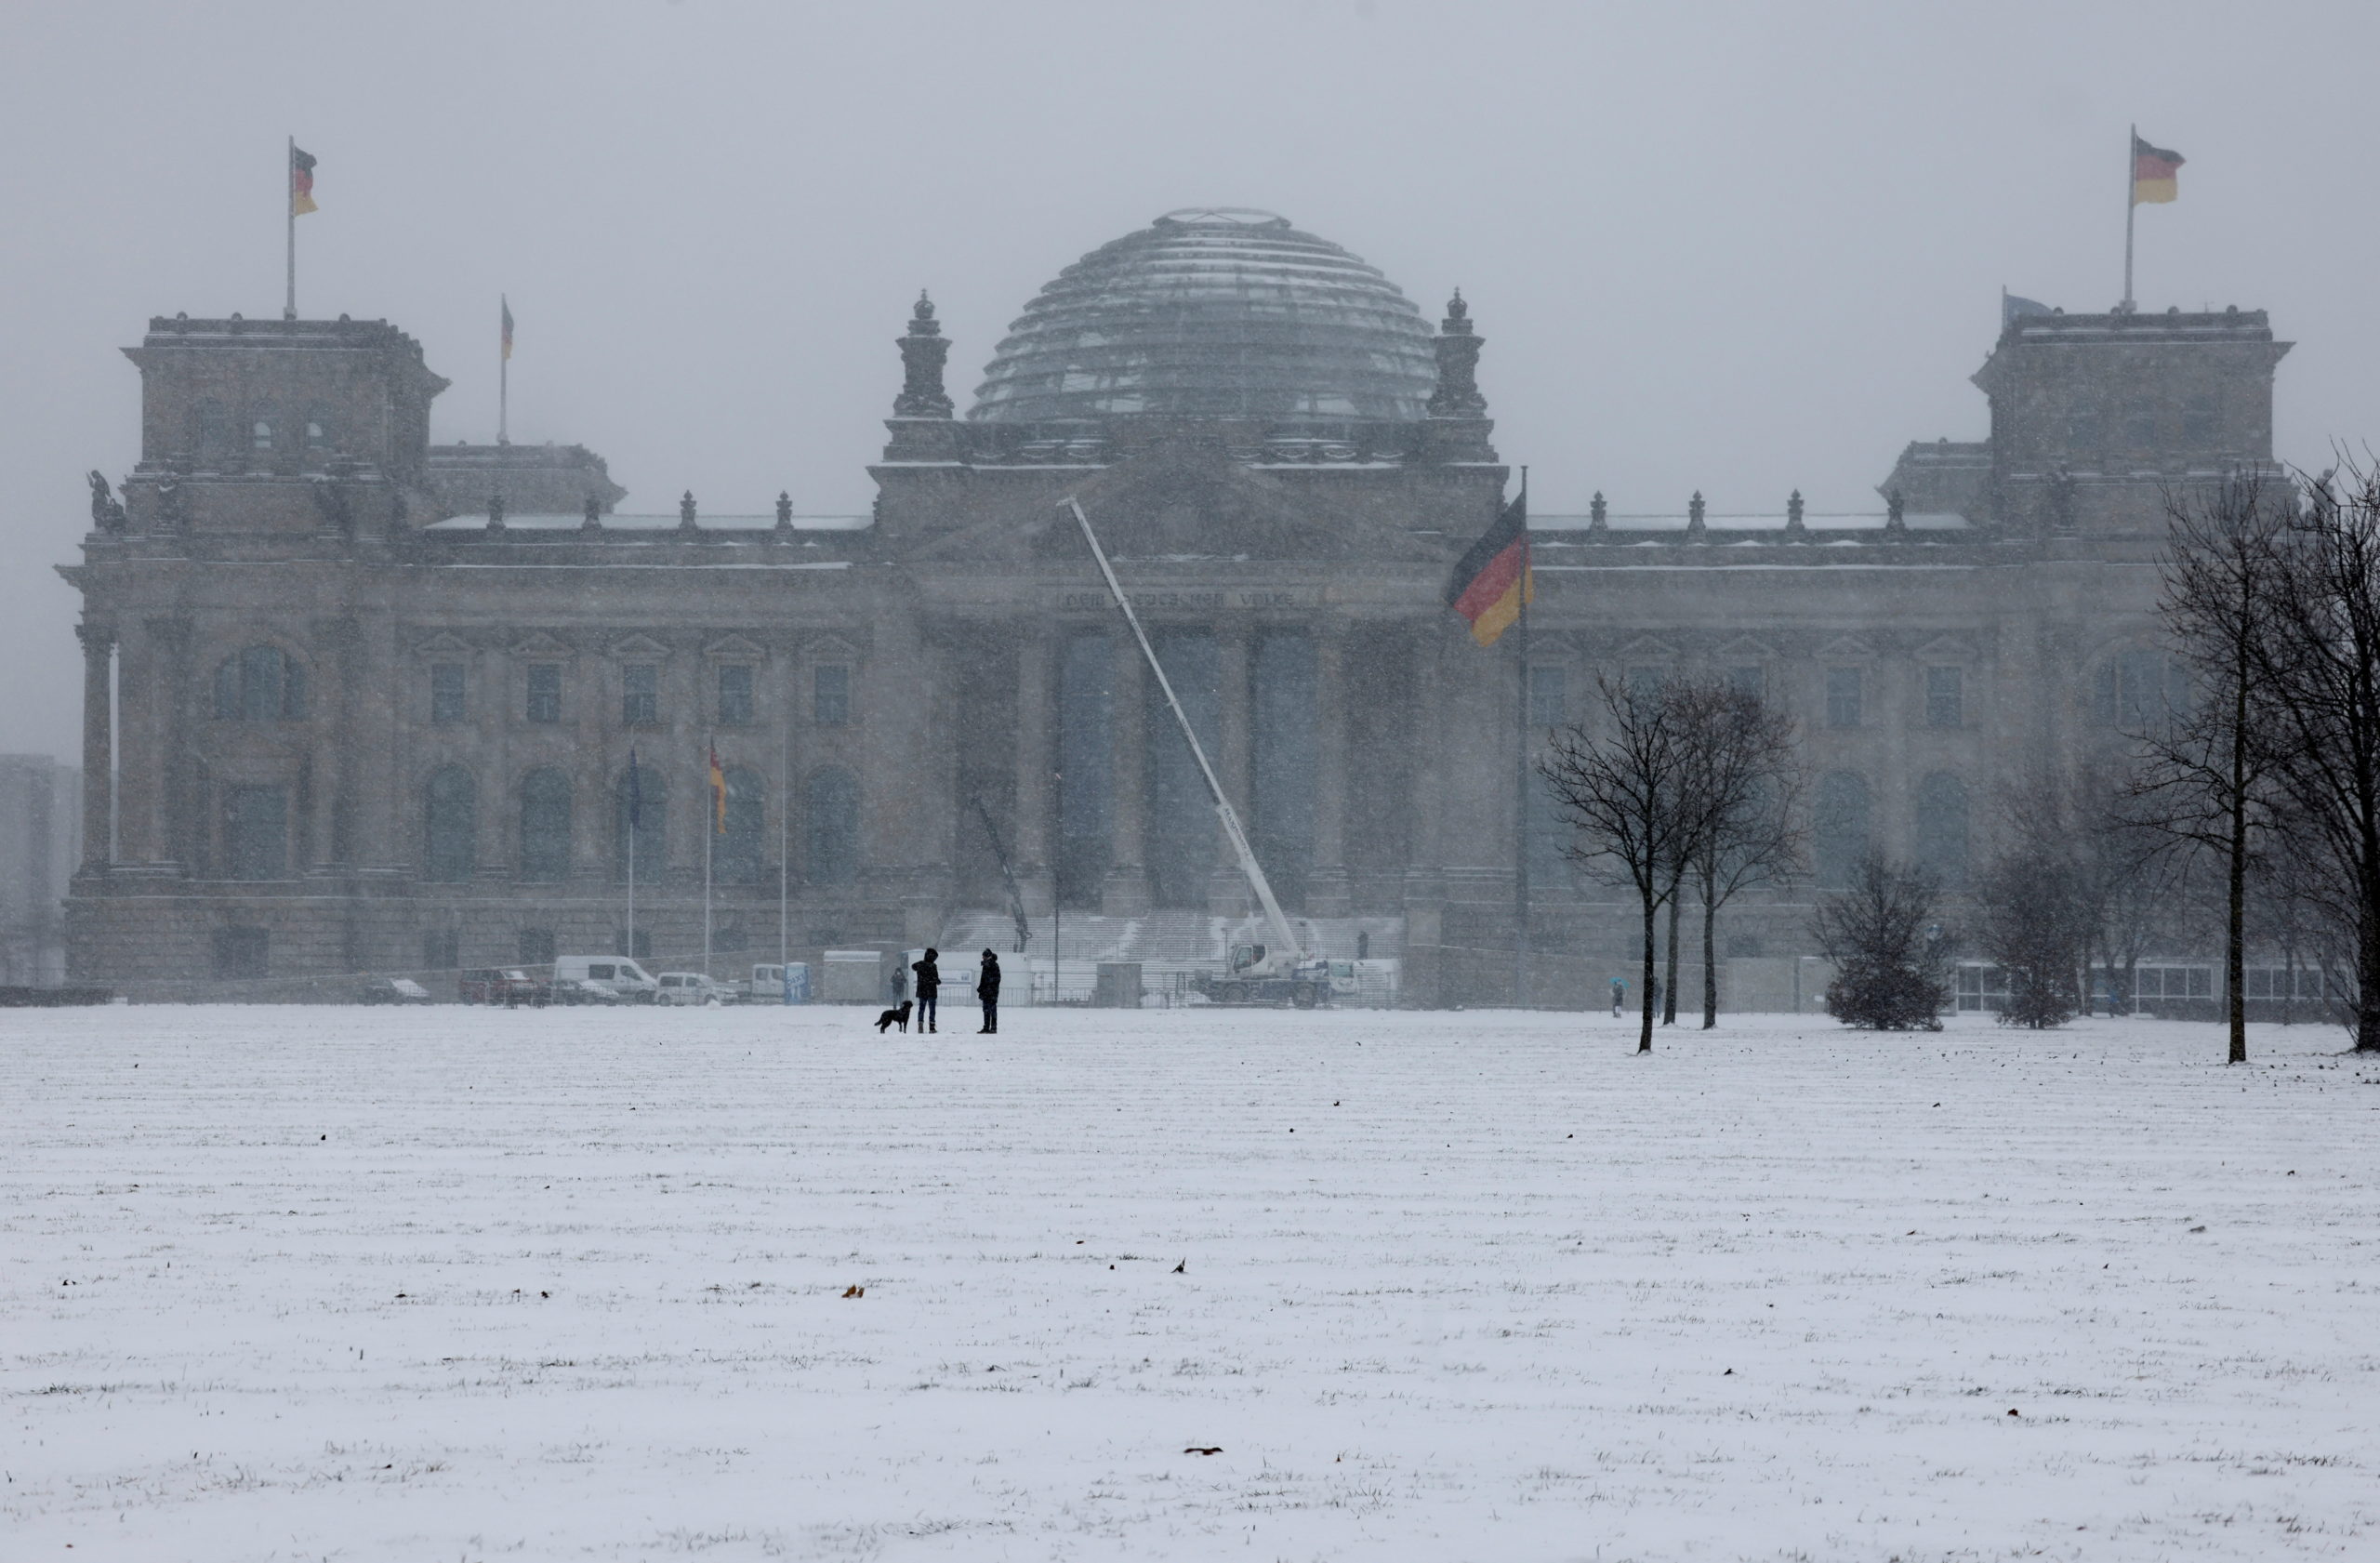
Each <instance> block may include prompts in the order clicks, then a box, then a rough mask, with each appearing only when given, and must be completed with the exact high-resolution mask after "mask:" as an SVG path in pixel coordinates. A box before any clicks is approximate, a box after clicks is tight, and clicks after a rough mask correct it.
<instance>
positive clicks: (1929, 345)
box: [0, 0, 2380, 758]
mask: <svg viewBox="0 0 2380 1563" xmlns="http://www.w3.org/2000/svg"><path fill="white" fill-rule="evenodd" d="M2376 59H2380V7H2374V6H2373V5H2370V4H2368V3H2366V4H2349V3H2341V4H2332V5H2321V6H2316V5H2298V6H2288V5H2274V4H2258V5H2254V6H2249V5H2243V4H2235V5H2228V6H2215V5H2193V4H2187V3H2178V0H2158V3H2156V4H2144V5H2124V6H2116V5H2087V4H2076V3H2068V4H2061V5H2042V6H2025V5H2009V4H1990V5H1965V6H1958V7H1942V6H1924V5H1916V4H1900V5H1874V6H1866V5H1826V6H1820V5H1793V6H1719V5H1687V4H1670V5H1660V6H1654V5H1644V6H1554V5H1547V6H1536V5H1519V4H1514V5H1493V4H1482V3H1479V0H1470V3H1466V4H1461V5H1446V4H1422V3H1420V0H1273V3H1270V4H1263V5H1236V4H1221V3H1214V0H1206V3H1200V4H1195V5H1193V4H1182V5H1170V6H1155V5H1134V4H1128V3H1125V0H1106V3H1104V4H1095V5H1073V4H1049V3H1041V0H1009V3H1005V4H985V5H969V6H958V5H949V6H942V5H913V4H899V3H892V0H869V3H868V4H865V5H859V4H853V5H847V6H833V7H825V6H797V5H789V4H774V5H762V4H751V5H744V4H726V3H721V0H680V3H674V4H670V3H633V4H631V3H619V4H592V3H582V4H570V5H562V4H557V5H545V6H540V5H508V4H500V3H492V0H477V3H473V4H460V5H443V4H430V3H421V0H409V3H406V4H403V5H386V6H340V5H325V4H321V3H319V0H317V3H313V4H289V5H259V4H238V3H233V0H213V3H210V4H206V5H193V4H171V5H169V4H149V5H109V4H100V3H90V0H82V3H76V4H57V3H47V0H14V3H13V4H10V5H7V6H5V7H0V136H5V144H6V146H7V149H8V150H7V155H6V159H5V162H4V163H0V170H5V171H0V179H5V181H6V185H5V191H0V213H5V217H0V363H5V364H6V366H7V378H6V381H5V383H0V502H5V504H6V507H7V509H6V514H7V526H8V529H9V537H10V542H11V548H10V550H9V553H8V556H7V557H8V560H9V564H8V566H7V570H6V572H5V575H0V656H5V658H6V665H7V668H8V669H10V672H11V675H12V676H11V677H9V678H8V679H7V681H6V682H5V684H0V750H36V751H41V750H46V751H49V752H54V753H57V754H59V755H61V756H66V757H70V758H71V757H73V756H75V755H76V754H77V752H78V749H79V734H78V723H79V717H78V711H79V705H80V677H79V669H78V661H77V658H76V656H75V653H74V642H73V635H72V626H73V620H74V616H75V612H76V606H77V604H76V600H75V596H74V593H73V591H72V590H71V589H69V588H67V587H66V585H65V584H64V583H63V582H61V581H60V580H59V579H58V577H57V576H56V575H55V574H54V572H53V570H52V568H51V566H52V565H53V564H55V563H62V562H69V561H72V560H73V559H74V558H76V557H77V544H78V542H79V540H80V538H81V537H82V536H83V534H84V532H85V531H86V528H87V524H88V514H89V512H88V508H87V502H86V495H85V491H84V483H83V478H82V474H83V473H84V471H85V470H87V469H89V468H92V467H98V468H99V469H101V470H104V471H106V472H107V473H108V474H109V475H110V476H111V477H113V476H115V475H117V474H120V473H122V472H123V471H124V470H126V468H128V467H129V466H130V465H131V463H132V462H133V461H134V460H135V459H136V458H137V457H138V417H137V410H138V391H139V388H138V380H137V376H136V375H135V372H134V370H133V368H132V366H131V364H129V363H127V362H126V360H125V359H124V358H123V357H122V355H121V354H120V353H118V352H117V351H116V350H117V349H118V348H120V347H123V346H126V345H128V344H131V343H134V342H136V341H138V340H139V337H140V334H141V331H142V329H143V327H144V325H145V323H146V321H147V319H148V317H149V316H150V315H152V314H171V313H173V312H175V311H184V310H186V311H189V312H190V313H192V314H193V315H222V314H227V313H229V312H231V311H234V310H238V311H244V312H245V313H247V314H249V315H252V316H255V315H267V316H269V315H271V314H273V313H275V312H276V311H277V310H278V309H279V307H280V303H281V287H282V237H283V227H282V210H283V208H282V199H283V183H282V179H283V173H282V144H283V138H284V136H286V135H290V134H295V135H296V136H297V138H298V143H299V144H300V145H301V146H303V147H305V148H307V149H308V150H309V151H311V152H313V153H314V154H315V155H316V156H317V157H318V158H319V159H320V160H321V164H320V167H319V168H318V169H317V170H316V196H317V199H318V200H319V201H320V202H321V204H322V210H321V211H320V212H319V213H318V214H316V215H314V216H311V217H308V218H305V219H301V221H300V222H299V225H298V242H299V275H298V303H299V308H300V310H301V311H303V312H305V313H306V314H309V315H316V314H320V315H336V314H337V313H339V312H341V311H346V312H348V313H350V314H353V315H356V316H359V317H382V316H385V317H386V318H388V319H389V320H390V321H393V322H395V323H396V324H398V325H402V326H403V327H404V328H405V329H406V330H408V331H410V332H412V333H413V334H414V335H415V336H416V337H417V338H420V340H421V341H422V342H423V344H424V346H425V348H426V350H427V352H428V357H429V361H430V364H431V366H432V367H434V368H435V369H437V370H438V371H439V372H440V373H442V374H444V375H446V376H447V377H449V378H451V379H453V380H454V382H455V384H454V388H453V389H452V390H450V391H447V392H446V393H445V394H444V395H443V396H442V397H441V398H440V399H439V401H438V403H437V404H436V410H435V414H434V417H433V430H434V432H435V436H436V437H437V438H438V439H440V440H442V441H453V440H456V439H460V438H466V437H468V438H470V439H473V440H483V439H489V438H492V437H493V436H494V434H495V430H496V298H497V295H498V294H499V292H506V293H509V295H510V296H511V299H512V308H513V312H514V314H515V316H516V317H517V318H518V321H519V346H518V349H517V351H516V354H515V357H514V359H513V364H512V433H513V437H514V439H515V440H517V441H542V440H548V439H552V440H560V441H565V442H569V441H577V442H583V443H585V444H588V445H591V446H592V447H594V448H595V449H596V450H597V451H599V452H601V453H602V455H603V456H604V457H607V458H608V459H609V460H610V462H611V468H612V473H613V476H614V477H615V478H616V479H617V480H619V481H620V482H621V483H625V484H626V485H627V486H628V490H629V497H628V501H627V503H626V504H625V505H624V506H623V509H626V510H666V509H668V508H669V505H670V503H671V501H672V500H673V498H674V497H675V496H676V495H677V494H678V492H679V491H680V490H681V489H685V488H692V489H693V490H694V493H695V494H696V495H697V496H698V497H699V498H700V500H701V502H702V505H703V507H704V509H705V510H711V511H737V510H742V511H760V510H766V509H767V508H768V507H769V504H770V502H771V501H772V500H773V499H774V496H775V495H776V492H777V491H778V490H779V489H780V488H786V489H789V490H790V491H791V492H792V494H793V497H794V499H795V502H796V505H797V506H798V508H799V509H800V510H802V511H804V512H822V513H834V512H840V511H856V510H862V509H864V508H865V507H866V503H867V499H868V497H869V492H870V489H869V484H868V482H867V476H866V471H865V470H864V469H865V465H866V462H867V461H868V460H869V459H870V458H871V457H873V456H874V455H875V454H876V451H877V448H878V446H879V444H880V443H881V440H882V436H883V430H882V429H881V427H880V424H879V421H878V420H879V419H880V418H881V417H883V416H884V415H885V414H886V413H887V412H889V411H890V407H891V402H892V398H893V392H894V391H895V390H896V389H897V388H898V385H899V381H900V374H899V363H898V358H897V355H896V354H895V352H894V351H893V345H892V338H893V336H894V335H895V334H897V332H898V331H899V329H900V328H901V325H902V324H903V322H904V320H905V319H906V314H907V311H908V303H909V300H910V299H911V298H914V297H915V295H916V291H917V289H918V288H919V287H920V286H924V287H930V288H931V289H932V292H933V296H934V298H935V299H936V301H937V302H938V303H939V304H940V306H941V311H942V319H943V322H944V325H945V330H946V331H947V332H948V333H949V334H950V336H951V337H952V338H953V339H954V341H955V343H956V346H955V348H954V350H953V352H952V355H951V376H950V380H951V389H952V391H953V394H954V395H956V396H957V397H958V398H959V403H960V405H961V406H962V408H963V407H964V406H965V405H966V404H967V401H968V400H969V398H970V396H971V394H972V390H973V388H974V385H975V383H976V380H977V379H978V378H980V371H981V369H982V367H983V365H984V364H985V361H986V360H987V359H988V358H989V356H990V353H991V351H992V349H993V347H994V345H995V344H996V343H997V342H998V339H999V338H1000V337H1001V335H1002V334H1003V332H1004V330H1005V328H1006V326H1007V325H1008V323H1009V322H1010V321H1011V320H1012V319H1013V318H1014V316H1015V315H1016V314H1017V312H1018V311H1019V310H1020V309H1021V308H1022V306H1023V305H1024V303H1025V300H1026V299H1027V298H1030V297H1031V296H1032V295H1033V294H1034V292H1035V291H1036V290H1038V288H1039V287H1040V285H1042V284H1043V283H1044V282H1046V281H1048V280H1049V279H1050V278H1051V276H1053V275H1054V274H1055V273H1056V272H1058V270H1059V269H1060V268H1061V267H1063V266H1064V265H1066V264H1067V263H1068V262H1070V261H1072V260H1073V259H1075V258H1077V257H1078V256H1079V255H1081V254H1082V253H1083V252H1084V251H1086V250H1088V249H1091V248H1092V247H1093V246H1095V245H1099V244H1101V243H1104V241H1106V240H1108V239H1110V238H1113V237H1115V236H1117V235H1118V234H1120V233H1123V232H1128V231H1130V230H1131V229H1134V228H1137V227H1141V226H1143V225H1144V224H1145V223H1147V222H1148V220H1149V219H1152V218H1154V217H1156V216H1157V215H1158V214H1159V213H1161V212H1164V211H1167V210H1169V209H1171V208H1173V207H1177V206H1183V205H1202V204H1203V205H1254V206H1262V207H1266V208H1269V209H1271V210H1274V211H1276V212H1280V213H1282V214H1284V215H1286V216H1288V217H1289V218H1290V219H1293V220H1294V221H1295V222H1296V223H1297V224H1298V225H1299V226H1300V227H1302V228H1305V229H1308V230H1310V231H1312V232H1316V233H1319V234H1321V235H1323V236H1324V237H1326V238H1329V239H1331V240H1333V241H1335V242H1337V243H1339V244H1341V245H1345V246H1346V247H1348V248H1349V249H1352V250H1354V251H1355V253H1357V254H1359V255H1361V256H1363V257H1364V258H1367V259H1368V260H1369V261H1371V262H1372V263H1373V264H1375V265H1377V266H1379V267H1380V268H1381V269H1382V270H1383V271H1384V272H1386V273H1387V274H1388V276H1389V277H1390V278H1391V279H1392V280H1393V281H1395V283H1397V284H1398V285H1400V286H1401V287H1403V288H1404V289H1405V291H1406V292H1407V293H1408V295H1409V296H1410V297H1412V298H1414V299H1415V300H1416V301H1417V302H1418V303H1420V304H1421V307H1422V308H1423V310H1424V311H1425V312H1426V313H1427V314H1428V315H1429V316H1430V318H1432V319H1433V320H1435V318H1436V316H1437V314H1438V313H1439V311H1440V305H1441V304H1442V302H1443V300H1444V299H1445V298H1446V295H1447V292H1448V288H1449V287H1450V286H1453V285H1461V287H1462V289H1463V291H1464V294H1465V296H1466V297H1467V298H1470V299H1471V300H1472V303H1473V307H1474V319H1475V320H1476V321H1477V323H1478V325H1479V328H1480V330H1481V331H1482V333H1483V334H1484V335H1485V336H1486V338H1487V341H1488V345H1487V351H1486V354H1485V357H1484V359H1483V362H1482V364H1481V370H1480V379H1481V384H1482V387H1483V389H1484V390H1485V391H1486V393H1487V395H1488V404H1489V412H1490V414H1491V415H1492V416H1493V417H1495V419H1496V420H1497V431H1496V440H1497V444H1499V446H1500V447H1501V450H1502V453H1503V455H1504V457H1505V459H1507V460H1508V461H1512V462H1514V463H1516V464H1517V463H1522V462H1526V463H1528V464H1529V465H1530V466H1531V468H1532V469H1533V476H1532V497H1533V498H1534V499H1535V500H1536V502H1537V508H1538V509H1540V510H1578V509H1583V508H1584V506H1585V504H1586V501H1587V499H1588V497H1589V496H1590V495H1591V494H1592V493H1593V491H1595V490H1597V489H1601V490H1603V491H1604V492H1605V493H1606V494H1607V495H1608V496H1609V497H1610V499H1611V501H1612V503H1613V505H1614V507H1615V508H1616V509H1620V510H1678V509H1682V508H1683V506H1684V503H1685V500H1686V496H1687V495H1688V494H1689V493H1690V492H1691V491H1693V490H1695V489H1697V488H1699V489H1700V490H1702V491H1703V493H1704V494H1705V495H1707V496H1708V497H1709V499H1710V502H1711V505H1712V510H1713V511H1714V513H1716V512H1726V511H1729V510H1753V509H1770V510H1774V509H1776V508H1778V507H1780V506H1781V504H1782V502H1783V499H1784V497H1785V494H1786V492H1787V491H1788V490H1790V489H1792V488H1794V487H1797V486H1798V487H1799V488H1801V489H1802V491H1803V492H1804V494H1805V495H1806V496H1807V497H1808V499H1809V501H1810V504H1811V507H1812V509H1813V510H1848V509H1872V508H1875V506H1876V505H1877V503H1878V502H1877V500H1876V498H1875V496H1874V493H1873V485H1874V484H1875V483H1877V482H1878V481H1879V480H1880V479H1882V477H1883V476H1884V473H1885V472H1886V470H1889V468H1890V467H1891V464H1892V461H1893V458H1894V457H1895V455H1896V454H1897V451H1898V450H1899V448H1900V446H1901V444H1903V443H1904V442H1906V441H1907V440H1909V439H1911V438H1912V437H1922V438H1932V437H1934V436H1937V435H1943V434H1947V435H1950V436H1951V437H1953V438H1975V437H1977V436H1979V435H1980V434H1981V433H1982V432H1983V428H1984V404H1983V398H1982V396H1981V394H1980V393H1979V392H1977V391H1975V390H1974V389H1973V387H1971V386H1970V385H1969V384H1968V383H1967V376H1968V375H1970V374H1971V373H1973V372H1974V370H1975V368H1976V366H1977V364H1979V363H1980V362H1981V361H1982V358H1983V355H1984V353H1985V352H1986V351H1988V350H1989V349H1990V344H1991V340H1992V338H1993V336H1994V335H1995V333H1996V331H1997V329H1998V310H1999V294H2000V289H2001V288H2002V286H2003V285H2005V286H2007V287H2009V288H2010V289H2012V290H2014V291H2016V292H2018V293H2021V294H2027V295H2030V296H2031V297H2033V298H2040V299H2043V300H2044V301H2047V302H2049V303H2053V304H2059V305H2063V306H2065V307H2066V308H2068V309H2069V310H2074V311H2083V310H2104V309H2106V308H2107V307H2108V306H2109V304H2111V303H2113V302H2114V301H2115V300H2116V298H2118V297H2119V295H2120V293H2121V290H2122V260H2123V221H2124V181H2125V179H2126V177H2127V173H2128V168H2127V165H2126V162H2125V145H2126V144H2125V140H2124V136H2125V126H2126V125H2127V123H2128V122H2131V121H2135V120H2136V121H2137V122H2138V123H2139V126H2140V128H2141V132H2142V134H2143V135H2145V136H2146V137H2148V138H2149V139H2151V140H2153V141H2156V142H2158V143H2160V144H2162V145H2163V146H2167V147H2171V148H2174V149H2176V150H2178V151H2180V152H2182V153H2183V154H2184V155H2185V156H2186V157H2188V160H2189V161H2188V166H2185V167H2184V168H2183V170H2182V174H2181V199H2180V200H2179V201H2178V202H2177V203H2176V204H2175V205H2169V206H2155V207H2148V208H2144V209H2143V210H2142V212H2141V214H2140V257H2139V270H2138V276H2139V284H2138V292H2139V296H2140V300H2141V305H2142V307H2143V308H2144V309H2150V310H2162V309H2163V308H2165V307H2166V306H2167V305H2169V304H2179V305H2181V306H2182V307H2183V308H2185V309H2195V308H2198V307H2201V306H2204V305H2213V306H2215V307H2216V308H2220V307H2221V306H2223V305H2225V304H2230V303H2237V304H2239V305H2241V306H2242V307H2243V308H2246V307H2256V306H2262V307H2265V308H2268V309H2270V310H2271V311H2273V320H2274V324H2275V326H2276V328H2277V329H2278V331H2279V332H2280V334H2281V336H2283V337H2284V338H2288V339H2291V340H2294V341H2295V342H2297V343H2298V347H2297V349H2296V351H2294V352H2293V353H2292V354H2291V355H2290V357H2289V359H2288V360H2287V361H2286V362H2285V363H2284V364H2283V365H2282V367H2281V391H2280V414H2279V430H2280V444H2281V452H2280V454H2281V456H2282V457H2285V458H2288V459H2293V460H2297V461H2301V462H2307V463H2314V462H2318V461H2320V460H2321V457H2322V453H2323V452H2324V451H2325V449H2326V448H2327V447H2328V446H2329V444H2330V443H2331V442H2333V441H2334V440H2349V441H2354V442H2357V443H2359V444H2360V443H2361V442H2362V441H2364V440H2365V439H2367V438H2369V437H2371V436H2373V434H2374V433H2375V431H2380V406H2375V400H2380V388H2375V386H2374V382H2373V375H2372V373H2371V365H2372V364H2373V363H2374V355H2375V350H2380V336H2376V335H2375V325H2374V322H2373V309H2372V297H2373V262H2372V259H2371V257H2372V256H2373V254H2374V253H2375V244H2374V239H2375V233H2374V229H2375V227H2380V219H2376V218H2375V217H2374V215H2373V199H2372V190H2373V184H2374V181H2375V178H2380V159H2375V155H2374V154H2375V146H2374V139H2375V138H2374V134H2373V99H2372V97H2371V93H2370V90H2369V74H2370V72H2371V69H2372V67H2373V61H2374V60H2376Z"/></svg>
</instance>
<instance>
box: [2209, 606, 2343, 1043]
mask: <svg viewBox="0 0 2380 1563" xmlns="http://www.w3.org/2000/svg"><path fill="white" fill-rule="evenodd" d="M2239 640H2240V644H2241V647H2242V651H2241V655H2240V656H2238V657H2236V658H2235V659H2234V664H2233V667H2232V678H2231V797H2230V800H2229V801H2230V804H2231V818H2230V821H2229V824H2230V828H2231V839H2230V840H2229V841H2227V842H2225V843H2224V845H2225V847H2226V848H2227V849H2228V854H2229V856H2230V863H2229V864H2228V868H2229V873H2230V882H2229V884H2228V887H2227V889H2228V896H2229V900H2230V905H2229V906H2228V907H2226V908H2225V917H2224V930H2223V1008H2224V1012H2225V1016H2226V1018H2227V1019H2228V1020H2229V1021H2230V1023H2231V1052H2230V1055H2229V1057H2228V1060H2227V1062H2228V1063H2232V1064H2245V1063H2246V1062H2247V1061H2248V970H2247V966H2248V962H2247V948H2248V937H2247V932H2248V798H2247V792H2248V665H2247V656H2246V652H2245V649H2244V648H2245V647H2246V645H2247V639H2246V637H2245V636H2244V635H2242V636H2241V637H2239ZM2367 942H2368V941H2367Z"/></svg>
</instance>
